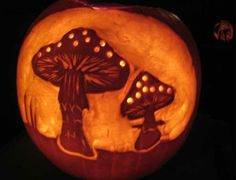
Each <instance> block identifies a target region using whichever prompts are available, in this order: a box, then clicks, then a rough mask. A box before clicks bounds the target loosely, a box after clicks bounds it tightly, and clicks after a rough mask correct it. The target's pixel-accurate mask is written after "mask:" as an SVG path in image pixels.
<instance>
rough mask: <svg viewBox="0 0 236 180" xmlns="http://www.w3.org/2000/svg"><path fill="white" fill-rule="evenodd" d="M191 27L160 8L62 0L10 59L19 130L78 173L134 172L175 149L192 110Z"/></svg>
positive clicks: (194, 58)
mask: <svg viewBox="0 0 236 180" xmlns="http://www.w3.org/2000/svg"><path fill="white" fill-rule="evenodd" d="M200 74H201V72H200V64H199V58H198V53H197V50H196V46H195V43H194V41H193V39H192V37H191V34H190V33H189V31H188V30H187V28H186V27H185V25H184V24H183V23H182V22H181V21H180V19H179V18H178V17H177V16H175V15H174V14H172V13H170V12H167V11H165V10H163V9H160V8H151V7H142V6H118V5H94V4H90V3H88V2H83V1H69V0H62V1H58V2H57V3H55V4H53V5H52V6H50V7H49V8H48V9H46V10H45V12H43V13H42V14H41V15H40V16H39V18H38V19H37V20H36V21H35V22H34V23H33V25H32V26H31V28H30V29H29V31H28V33H27V35H26V37H25V40H24V43H23V45H22V48H21V51H20V55H19V59H18V66H17V91H18V102H19V107H20V110H21V115H22V119H23V121H24V125H25V127H26V130H27V131H28V134H29V135H30V137H31V138H32V140H33V142H34V143H35V144H36V145H37V147H38V148H39V149H40V151H41V152H42V153H43V154H44V155H45V156H46V157H47V158H48V159H49V160H50V161H51V162H53V164H55V165H56V166H57V167H59V168H60V169H61V170H63V171H65V172H66V173H69V174H71V175H73V176H77V177H81V178H86V179H137V178H140V177H142V176H145V175H147V174H149V173H151V172H153V171H154V170H156V169H158V168H160V167H161V166H162V165H163V164H164V163H165V162H166V161H167V160H168V159H169V158H170V157H171V156H173V155H174V154H175V153H176V152H177V150H178V149H179V148H180V147H181V145H182V144H183V142H184V140H185V139H186V137H187V134H188V132H189V130H190V128H191V124H192V122H193V119H194V116H195V114H196V109H197V104H198V98H199V91H200Z"/></svg>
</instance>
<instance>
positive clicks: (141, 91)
mask: <svg viewBox="0 0 236 180" xmlns="http://www.w3.org/2000/svg"><path fill="white" fill-rule="evenodd" d="M173 100H174V88H173V87H171V86H169V85H167V84H164V83H163V82H161V81H159V80H158V79H157V78H155V77H154V76H152V75H151V74H149V73H148V72H141V73H140V74H139V75H138V76H137V77H136V78H135V80H134V82H133V84H132V86H131V88H130V90H129V92H128V94H127V95H126V97H125V98H124V100H123V102H122V104H121V114H122V115H123V116H127V117H128V119H129V120H130V121H132V120H134V119H138V118H144V122H143V124H138V125H135V126H133V127H134V128H139V129H141V132H140V135H139V137H138V139H137V141H136V143H135V148H136V149H137V150H142V149H147V148H149V147H151V146H152V145H153V144H155V143H156V142H157V141H158V140H159V139H160V136H161V134H160V131H159V130H158V128H157V126H160V125H163V124H164V121H163V120H156V119H155V116H154V112H155V111H157V110H158V109H160V108H162V107H164V106H167V105H168V104H170V103H171V102H172V101H173Z"/></svg>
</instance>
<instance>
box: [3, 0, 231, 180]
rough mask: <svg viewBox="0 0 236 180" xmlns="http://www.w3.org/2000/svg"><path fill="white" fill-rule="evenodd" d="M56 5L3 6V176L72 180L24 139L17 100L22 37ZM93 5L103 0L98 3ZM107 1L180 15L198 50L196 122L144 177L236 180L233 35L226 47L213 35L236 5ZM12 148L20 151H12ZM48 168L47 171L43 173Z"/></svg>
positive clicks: (222, 0)
mask: <svg viewBox="0 0 236 180" xmlns="http://www.w3.org/2000/svg"><path fill="white" fill-rule="evenodd" d="M53 2H55V0H41V1H39V0H38V1H26V0H21V1H6V2H1V3H0V15H1V21H0V29H1V38H0V39H1V41H0V47H1V48H0V49H1V59H0V66H1V70H0V73H1V77H2V78H1V81H0V90H1V92H0V96H1V101H0V102H1V106H0V109H1V113H0V116H1V124H0V152H1V155H0V158H1V159H0V178H1V177H3V176H5V177H6V176H8V177H22V178H24V177H26V178H30V177H31V178H34V179H37V177H42V178H44V179H47V178H49V177H50V176H52V177H60V178H62V179H63V178H69V176H67V175H65V174H63V173H61V172H60V171H59V170H57V169H56V168H54V167H53V166H52V165H51V164H50V163H49V162H47V160H46V159H45V158H44V157H43V156H42V155H41V154H40V153H39V151H37V150H36V149H35V147H34V146H33V145H32V143H31V141H29V138H28V136H26V135H25V130H24V127H23V123H22V121H21V117H20V113H19V109H18V104H17V96H16V65H17V57H18V54H19V51H20V47H21V44H22V42H23V39H24V36H25V35H26V31H27V29H28V27H29V26H30V24H31V23H32V22H33V20H34V19H35V18H36V17H37V16H38V15H39V14H40V12H42V11H43V10H44V9H45V8H46V7H47V6H48V5H50V4H52V3H53ZM94 2H105V1H101V0H97V1H95V0H94ZM106 2H112V3H121V4H136V5H146V6H154V7H161V8H164V9H166V10H169V11H171V12H173V13H175V14H177V15H178V16H179V17H180V18H181V19H182V21H183V22H184V23H185V24H186V25H187V27H188V28H189V29H190V31H191V32H192V35H193V37H194V39H195V41H196V43H197V45H198V49H199V54H200V58H201V64H202V91H201V97H200V105H199V111H198V116H197V119H196V121H195V123H194V125H193V128H192V131H191V133H190V135H189V138H188V139H187V141H186V143H185V145H184V146H183V148H181V150H180V151H179V153H178V154H177V155H176V156H175V157H174V158H173V159H172V160H171V161H169V162H168V163H167V165H165V166H163V168H162V169H161V170H159V171H157V172H155V173H154V174H152V175H151V176H148V177H146V179H151V178H159V179H162V178H163V179H164V178H165V179H168V178H169V179H171V178H175V177H177V178H182V179H184V178H186V179H190V180H191V179H202V178H203V177H204V178H206V177H208V178H210V179H230V178H233V175H234V172H233V169H234V168H233V165H234V160H233V159H234V145H233V142H234V141H235V138H234V132H235V124H234V121H235V117H234V109H235V107H234V100H235V97H234V95H235V89H234V87H235V86H234V83H235V79H234V78H235V74H234V72H235V64H234V63H235V37H234V39H233V40H232V41H231V42H228V43H224V42H221V41H217V40H215V38H214V36H213V28H214V25H215V23H217V22H218V21H220V20H221V19H225V20H229V21H230V22H231V23H232V24H233V26H235V4H234V1H233V0H231V1H230V0H215V1H210V0H204V1H197V0H188V1H184V0H176V1H174V0H149V1H147V0H146V1H145V0H129V1H128V0H113V1H108V0H107V1H106ZM22 138H23V140H22ZM12 144H14V145H12ZM15 144H16V145H15ZM24 146H25V147H24ZM13 147H15V148H16V149H15V150H12V149H13ZM17 148H19V150H17ZM27 148H28V149H30V150H29V151H31V156H32V157H30V158H29V156H27V155H25V156H24V155H23V154H25V153H27V150H28V149H27ZM19 156H23V157H19ZM24 158H25V159H24ZM31 159H32V161H34V162H32V161H31ZM36 164H37V165H36ZM35 167H41V168H42V170H41V172H42V173H41V175H39V174H40V172H39V170H38V171H37V170H35V169H34V168H35ZM44 167H47V168H48V169H49V170H43V168H44ZM42 174H44V175H42Z"/></svg>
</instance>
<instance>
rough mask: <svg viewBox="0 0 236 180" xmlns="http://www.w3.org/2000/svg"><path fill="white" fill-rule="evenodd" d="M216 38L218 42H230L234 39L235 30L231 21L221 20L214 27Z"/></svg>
mask: <svg viewBox="0 0 236 180" xmlns="http://www.w3.org/2000/svg"><path fill="white" fill-rule="evenodd" d="M214 36H215V38H216V39H217V40H220V41H223V42H229V41H230V40H232V39H233V36H234V29H233V26H232V24H230V22H229V21H226V20H221V21H220V22H218V23H216V25H215V26H214Z"/></svg>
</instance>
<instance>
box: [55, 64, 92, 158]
mask: <svg viewBox="0 0 236 180" xmlns="http://www.w3.org/2000/svg"><path fill="white" fill-rule="evenodd" d="M58 100H59V102H60V105H61V110H62V117H63V125H62V131H61V136H60V138H61V144H62V146H63V147H64V148H65V149H67V150H69V151H74V152H80V153H82V154H86V155H92V150H91V147H90V146H89V144H88V142H87V140H86V137H85V135H84V133H83V121H82V110H83V109H84V108H88V101H87V98H86V95H85V92H84V88H83V75H82V74H81V73H80V72H77V71H75V70H73V69H70V70H65V74H64V79H63V81H62V83H61V86H60V91H59V96H58Z"/></svg>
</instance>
